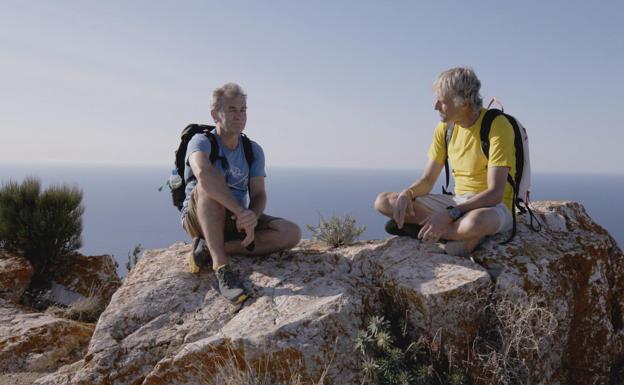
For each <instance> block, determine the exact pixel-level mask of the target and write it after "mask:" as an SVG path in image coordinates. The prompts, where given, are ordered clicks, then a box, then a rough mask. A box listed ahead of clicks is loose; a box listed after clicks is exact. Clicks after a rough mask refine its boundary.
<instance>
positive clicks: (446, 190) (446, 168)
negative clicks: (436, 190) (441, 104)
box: [442, 122, 455, 195]
mask: <svg viewBox="0 0 624 385" xmlns="http://www.w3.org/2000/svg"><path fill="white" fill-rule="evenodd" d="M454 128H455V122H448V123H447V124H446V131H445V132H444V145H445V146H446V147H445V150H446V158H445V159H444V178H445V184H444V186H442V194H444V195H453V193H452V192H451V191H449V181H450V173H451V172H450V168H449V162H448V147H449V143H451V137H452V136H453V129H454Z"/></svg>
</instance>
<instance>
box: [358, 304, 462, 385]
mask: <svg viewBox="0 0 624 385" xmlns="http://www.w3.org/2000/svg"><path fill="white" fill-rule="evenodd" d="M402 322H404V321H402ZM392 330H393V328H392V326H391V324H390V322H389V321H387V320H385V319H384V317H382V316H373V317H371V319H370V320H369V323H368V326H367V328H366V329H365V330H361V331H360V332H359V333H358V336H357V337H356V340H355V345H356V349H357V350H358V351H359V353H360V354H361V357H362V364H361V373H362V376H363V377H364V380H365V381H366V383H368V384H375V385H413V384H416V385H421V384H422V385H434V384H435V385H438V384H450V385H465V384H467V383H468V382H467V377H466V375H465V374H464V372H463V371H462V370H461V369H460V368H457V367H454V366H451V365H448V366H447V367H446V368H441V365H440V364H441V362H437V361H441V360H439V359H438V357H439V356H440V354H439V353H440V352H437V351H436V349H435V348H434V347H433V346H432V345H431V344H430V343H429V342H428V341H427V339H425V338H420V339H418V340H417V341H412V342H409V341H408V339H407V338H406V337H407V336H406V335H405V334H404V333H403V335H400V336H396V333H393V332H392ZM403 330H405V328H403Z"/></svg>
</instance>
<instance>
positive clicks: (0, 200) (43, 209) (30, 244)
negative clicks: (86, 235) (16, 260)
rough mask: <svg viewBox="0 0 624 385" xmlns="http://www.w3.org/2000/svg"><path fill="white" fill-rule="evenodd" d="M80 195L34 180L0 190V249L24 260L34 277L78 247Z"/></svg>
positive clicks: (62, 187) (70, 190) (80, 230)
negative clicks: (46, 185) (13, 253)
mask: <svg viewBox="0 0 624 385" xmlns="http://www.w3.org/2000/svg"><path fill="white" fill-rule="evenodd" d="M83 211H84V208H83V206H82V191H81V190H80V189H78V188H77V187H68V186H64V185H63V186H51V187H49V188H47V189H46V190H44V191H42V189H41V182H40V181H39V179H37V178H27V179H25V180H24V181H23V182H22V183H21V184H19V183H17V182H15V181H10V182H8V183H4V184H3V185H2V187H1V188H0V247H2V248H4V249H5V250H7V251H10V252H15V253H18V254H21V255H23V256H24V257H26V258H27V259H28V260H29V262H30V263H31V264H32V265H33V267H34V268H35V274H36V275H42V274H43V273H45V271H46V268H47V267H48V265H49V264H50V263H51V262H56V261H59V260H60V259H62V258H63V257H65V256H67V255H69V254H70V253H72V252H74V251H76V250H77V249H79V248H80V246H81V245H82V239H81V234H82V214H83Z"/></svg>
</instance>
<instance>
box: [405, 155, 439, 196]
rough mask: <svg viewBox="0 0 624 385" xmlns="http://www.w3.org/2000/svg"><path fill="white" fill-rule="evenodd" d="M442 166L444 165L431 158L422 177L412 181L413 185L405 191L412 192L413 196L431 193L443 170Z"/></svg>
mask: <svg viewBox="0 0 624 385" xmlns="http://www.w3.org/2000/svg"><path fill="white" fill-rule="evenodd" d="M442 167H444V165H443V164H440V163H438V162H436V161H435V160H431V159H429V161H428V162H427V165H426V166H425V169H424V170H423V173H422V176H421V177H420V179H418V180H417V181H416V182H414V183H412V185H411V186H409V187H408V188H407V189H405V190H404V191H405V192H408V191H409V194H411V198H415V197H419V196H422V195H425V194H429V193H430V192H431V190H432V189H433V186H434V185H435V182H436V180H438V177H439V176H440V172H442Z"/></svg>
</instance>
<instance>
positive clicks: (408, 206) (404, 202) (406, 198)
mask: <svg viewBox="0 0 624 385" xmlns="http://www.w3.org/2000/svg"><path fill="white" fill-rule="evenodd" d="M413 202H414V201H413V200H412V199H411V197H410V194H409V193H408V192H407V191H406V190H403V191H402V192H401V193H400V194H399V196H398V197H397V200H396V204H395V205H394V212H393V213H392V219H394V221H395V222H396V224H397V227H398V228H399V229H402V228H403V225H404V224H405V215H415V213H414V205H413Z"/></svg>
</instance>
